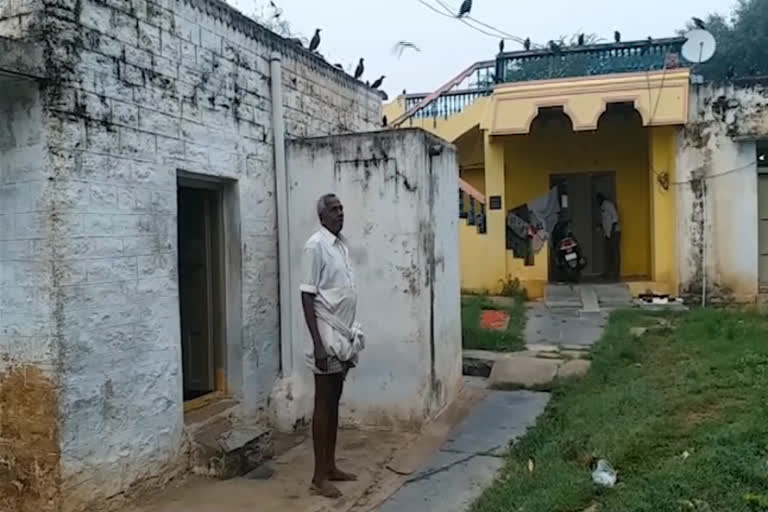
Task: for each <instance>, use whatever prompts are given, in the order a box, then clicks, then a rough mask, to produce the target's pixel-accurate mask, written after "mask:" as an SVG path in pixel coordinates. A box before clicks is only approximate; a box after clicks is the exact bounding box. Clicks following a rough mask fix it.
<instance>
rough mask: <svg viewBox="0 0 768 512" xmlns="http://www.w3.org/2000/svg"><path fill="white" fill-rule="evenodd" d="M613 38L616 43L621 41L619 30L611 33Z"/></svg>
mask: <svg viewBox="0 0 768 512" xmlns="http://www.w3.org/2000/svg"><path fill="white" fill-rule="evenodd" d="M613 40H614V41H616V42H617V43H620V42H621V32H619V31H618V30H617V31H616V32H614V33H613Z"/></svg>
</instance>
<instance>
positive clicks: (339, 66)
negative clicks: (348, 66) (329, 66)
mask: <svg viewBox="0 0 768 512" xmlns="http://www.w3.org/2000/svg"><path fill="white" fill-rule="evenodd" d="M333 67H336V68H339V69H340V70H342V71H344V66H342V65H341V64H334V65H333Z"/></svg>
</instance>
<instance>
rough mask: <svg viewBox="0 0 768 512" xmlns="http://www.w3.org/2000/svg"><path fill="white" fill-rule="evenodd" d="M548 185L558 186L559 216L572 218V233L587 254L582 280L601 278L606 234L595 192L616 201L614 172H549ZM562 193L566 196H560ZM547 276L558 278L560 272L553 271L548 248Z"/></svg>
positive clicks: (552, 279) (603, 270) (604, 267)
mask: <svg viewBox="0 0 768 512" xmlns="http://www.w3.org/2000/svg"><path fill="white" fill-rule="evenodd" d="M550 186H552V187H554V186H557V187H558V191H559V194H560V197H561V205H562V210H561V217H563V218H565V219H569V220H570V221H571V229H572V230H573V234H574V236H575V237H576V240H578V242H579V244H580V245H581V248H582V252H583V254H584V256H585V257H586V258H587V265H586V267H585V268H584V270H583V272H582V277H583V279H584V280H587V281H589V280H600V279H601V278H602V277H603V276H604V275H605V273H606V270H607V262H606V261H605V249H606V247H605V244H606V240H605V236H603V232H602V228H600V227H599V226H601V219H602V215H601V212H600V205H598V204H597V194H599V193H602V194H603V195H604V196H605V197H606V198H608V199H610V200H611V201H614V203H615V201H616V173H614V172H594V173H568V174H553V175H551V176H550ZM563 196H565V197H567V199H563ZM550 256H551V257H550V264H549V279H550V280H551V281H559V280H561V279H560V276H558V275H557V272H556V271H553V270H554V269H555V268H556V266H555V264H554V262H553V258H554V256H555V253H554V251H550Z"/></svg>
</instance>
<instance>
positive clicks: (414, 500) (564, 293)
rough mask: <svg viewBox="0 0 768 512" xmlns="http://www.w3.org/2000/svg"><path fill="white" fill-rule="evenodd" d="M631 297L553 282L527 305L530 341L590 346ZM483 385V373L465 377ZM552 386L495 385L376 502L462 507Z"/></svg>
mask: <svg viewBox="0 0 768 512" xmlns="http://www.w3.org/2000/svg"><path fill="white" fill-rule="evenodd" d="M629 304H630V297H629V292H628V290H626V288H625V287H623V286H621V285H597V286H573V287H571V286H557V285H555V286H550V288H549V290H548V294H547V301H545V302H544V303H539V304H533V305H531V306H529V307H528V310H527V315H528V324H527V327H526V331H525V340H526V344H527V345H528V347H529V349H536V347H537V345H541V346H553V345H554V346H557V347H561V348H565V349H567V348H569V347H571V348H582V349H583V348H587V347H589V346H590V345H592V344H593V343H595V342H596V341H597V340H598V339H600V337H601V336H602V333H603V329H604V328H605V324H606V322H607V319H608V314H609V313H608V311H609V310H610V309H612V308H615V307H622V306H628V305H629ZM468 382H470V383H472V384H474V385H479V386H485V384H486V382H485V379H482V378H476V379H468ZM548 401H549V394H548V393H538V392H533V391H512V392H505V391H492V392H490V393H489V395H488V396H487V397H486V398H485V400H483V401H482V402H481V403H480V404H478V405H476V406H475V407H474V408H473V409H472V411H471V412H470V414H469V416H468V417H467V418H466V419H465V420H464V421H463V422H462V423H461V424H459V426H458V427H457V428H456V429H455V431H454V433H453V434H452V435H451V438H450V439H449V440H448V441H447V442H446V443H444V444H443V446H442V447H441V448H440V450H439V451H438V452H437V453H436V454H435V455H434V456H433V457H432V459H431V460H430V461H429V462H428V463H427V464H426V466H425V467H424V468H423V469H422V470H421V471H420V472H419V473H417V474H416V475H415V476H413V477H411V478H410V479H409V480H407V481H406V482H405V484H404V485H403V486H402V487H401V488H400V489H399V490H398V491H397V492H396V493H395V494H394V495H393V496H392V497H390V498H389V499H388V500H387V501H386V502H385V503H384V505H383V506H382V507H381V508H380V509H379V510H381V511H382V512H422V511H427V510H439V511H441V512H464V511H466V510H467V509H468V508H469V506H470V504H471V503H472V502H473V501H474V500H476V499H477V497H478V496H480V494H481V493H482V491H483V489H485V488H486V487H488V486H489V485H491V484H492V483H493V480H494V479H495V478H496V475H497V473H498V471H499V470H500V469H501V467H502V465H503V464H504V460H503V458H502V455H503V454H504V452H505V450H506V449H507V447H508V446H509V443H510V442H514V441H515V440H517V439H518V438H519V437H521V436H522V435H523V434H524V433H525V431H526V429H528V428H529V427H531V426H533V425H534V424H535V422H536V418H537V417H538V416H539V415H540V414H541V413H542V412H543V411H544V409H545V407H546V405H547V402H548Z"/></svg>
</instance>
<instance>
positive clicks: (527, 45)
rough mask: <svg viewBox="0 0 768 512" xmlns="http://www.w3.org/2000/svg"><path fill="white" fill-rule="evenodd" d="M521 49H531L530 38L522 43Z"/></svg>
mask: <svg viewBox="0 0 768 512" xmlns="http://www.w3.org/2000/svg"><path fill="white" fill-rule="evenodd" d="M523 48H525V51H530V49H531V38H530V37H527V38H525V41H524V42H523Z"/></svg>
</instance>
